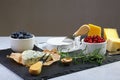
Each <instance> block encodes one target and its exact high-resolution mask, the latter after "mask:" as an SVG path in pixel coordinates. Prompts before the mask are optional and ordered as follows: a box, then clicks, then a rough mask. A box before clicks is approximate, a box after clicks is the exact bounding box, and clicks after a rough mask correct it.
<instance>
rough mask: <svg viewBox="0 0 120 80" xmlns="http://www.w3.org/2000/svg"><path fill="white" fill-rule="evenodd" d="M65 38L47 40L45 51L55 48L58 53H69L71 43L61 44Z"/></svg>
mask: <svg viewBox="0 0 120 80" xmlns="http://www.w3.org/2000/svg"><path fill="white" fill-rule="evenodd" d="M64 39H65V37H56V38H50V39H48V40H47V44H48V45H47V49H49V50H51V49H53V48H56V49H57V50H58V51H69V49H71V48H72V47H73V41H70V42H63V40H64Z"/></svg>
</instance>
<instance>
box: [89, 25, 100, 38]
mask: <svg viewBox="0 0 120 80" xmlns="http://www.w3.org/2000/svg"><path fill="white" fill-rule="evenodd" d="M88 25H89V27H90V30H89V32H88V36H94V35H99V36H101V27H100V26H96V25H93V24H88Z"/></svg>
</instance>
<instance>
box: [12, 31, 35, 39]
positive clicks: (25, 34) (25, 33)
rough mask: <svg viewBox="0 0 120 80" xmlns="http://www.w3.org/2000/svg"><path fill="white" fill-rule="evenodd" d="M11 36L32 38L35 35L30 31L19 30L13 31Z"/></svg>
mask: <svg viewBox="0 0 120 80" xmlns="http://www.w3.org/2000/svg"><path fill="white" fill-rule="evenodd" d="M11 37H12V38H15V39H28V38H32V37H33V35H32V34H31V33H29V32H25V31H19V32H13V33H12V34H11Z"/></svg>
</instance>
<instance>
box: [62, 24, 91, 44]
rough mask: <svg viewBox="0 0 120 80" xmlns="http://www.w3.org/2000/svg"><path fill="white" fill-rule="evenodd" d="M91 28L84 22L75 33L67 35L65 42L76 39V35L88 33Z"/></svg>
mask: <svg viewBox="0 0 120 80" xmlns="http://www.w3.org/2000/svg"><path fill="white" fill-rule="evenodd" d="M89 30H90V28H89V26H88V25H87V24H84V25H82V26H80V27H79V29H78V30H77V31H76V32H75V33H74V34H73V35H69V36H67V37H65V39H64V40H63V42H71V41H72V40H74V38H75V37H77V36H81V35H85V34H87V33H88V32H89Z"/></svg>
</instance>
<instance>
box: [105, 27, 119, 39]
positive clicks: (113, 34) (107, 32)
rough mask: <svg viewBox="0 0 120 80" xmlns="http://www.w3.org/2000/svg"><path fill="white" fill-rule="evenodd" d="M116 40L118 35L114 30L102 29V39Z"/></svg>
mask: <svg viewBox="0 0 120 80" xmlns="http://www.w3.org/2000/svg"><path fill="white" fill-rule="evenodd" d="M111 38H114V39H118V38H119V36H118V33H117V30H116V29H114V28H104V39H106V40H108V39H111Z"/></svg>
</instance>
